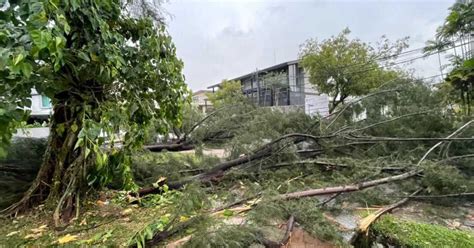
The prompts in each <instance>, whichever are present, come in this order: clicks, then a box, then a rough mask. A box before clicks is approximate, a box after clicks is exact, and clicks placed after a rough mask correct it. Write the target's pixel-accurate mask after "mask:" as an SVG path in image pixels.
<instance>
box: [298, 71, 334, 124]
mask: <svg viewBox="0 0 474 248" xmlns="http://www.w3.org/2000/svg"><path fill="white" fill-rule="evenodd" d="M304 89H305V99H304V109H305V113H306V114H308V115H311V116H313V115H317V114H319V115H321V116H326V115H328V114H329V97H328V95H326V94H319V93H318V91H317V90H316V89H315V87H314V86H313V85H312V84H311V83H310V82H309V79H308V78H307V77H305V79H304Z"/></svg>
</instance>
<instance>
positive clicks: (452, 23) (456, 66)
mask: <svg viewBox="0 0 474 248" xmlns="http://www.w3.org/2000/svg"><path fill="white" fill-rule="evenodd" d="M473 24H474V3H472V2H470V3H455V4H454V5H453V6H452V7H451V8H450V13H449V15H448V16H447V17H446V19H445V22H444V24H443V25H442V26H440V27H439V28H438V29H437V31H436V36H435V40H431V41H428V42H427V43H428V46H427V47H426V49H425V52H433V51H438V52H439V51H446V50H450V49H454V55H449V57H450V60H451V71H450V72H449V73H448V75H447V77H446V83H447V84H448V85H449V86H446V85H444V86H443V87H441V89H442V90H445V91H448V92H452V93H454V94H452V95H451V97H449V98H448V101H449V100H451V101H454V102H456V103H460V105H461V106H463V110H464V112H465V113H467V114H468V115H470V114H471V105H472V104H473V97H474V96H473V95H474V93H473V90H474V57H473V55H474V53H473V50H472V45H471V42H472V41H471V36H472V32H473ZM457 50H460V53H458V52H457ZM448 95H449V93H448Z"/></svg>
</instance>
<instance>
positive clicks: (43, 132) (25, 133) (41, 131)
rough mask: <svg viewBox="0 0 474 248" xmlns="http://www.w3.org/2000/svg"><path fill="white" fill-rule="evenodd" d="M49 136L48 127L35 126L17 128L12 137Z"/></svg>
mask: <svg viewBox="0 0 474 248" xmlns="http://www.w3.org/2000/svg"><path fill="white" fill-rule="evenodd" d="M48 136H49V127H35V128H24V129H18V130H17V132H16V133H15V134H13V137H22V138H47V137H48Z"/></svg>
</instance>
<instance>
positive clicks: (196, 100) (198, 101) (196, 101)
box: [192, 90, 213, 114]
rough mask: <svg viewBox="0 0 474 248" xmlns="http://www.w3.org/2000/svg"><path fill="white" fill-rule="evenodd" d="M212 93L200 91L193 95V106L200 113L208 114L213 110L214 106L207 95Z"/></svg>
mask: <svg viewBox="0 0 474 248" xmlns="http://www.w3.org/2000/svg"><path fill="white" fill-rule="evenodd" d="M209 93H212V91H210V90H199V91H196V92H194V93H193V101H192V103H193V105H194V106H196V107H197V108H198V109H199V111H201V112H202V113H204V114H207V113H209V112H211V111H212V110H213V108H212V104H211V102H210V101H209V98H208V97H207V95H208V94H209Z"/></svg>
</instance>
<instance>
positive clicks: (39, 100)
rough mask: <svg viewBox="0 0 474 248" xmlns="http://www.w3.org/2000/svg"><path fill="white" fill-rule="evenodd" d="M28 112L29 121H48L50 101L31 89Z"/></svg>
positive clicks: (50, 109) (50, 108)
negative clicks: (29, 113)
mask: <svg viewBox="0 0 474 248" xmlns="http://www.w3.org/2000/svg"><path fill="white" fill-rule="evenodd" d="M29 110H30V111H31V115H30V119H31V120H33V121H34V120H38V121H45V120H48V118H49V116H50V115H51V112H52V110H53V108H52V105H51V99H49V97H47V96H44V95H41V94H39V93H38V92H37V91H36V90H35V89H31V108H29Z"/></svg>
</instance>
